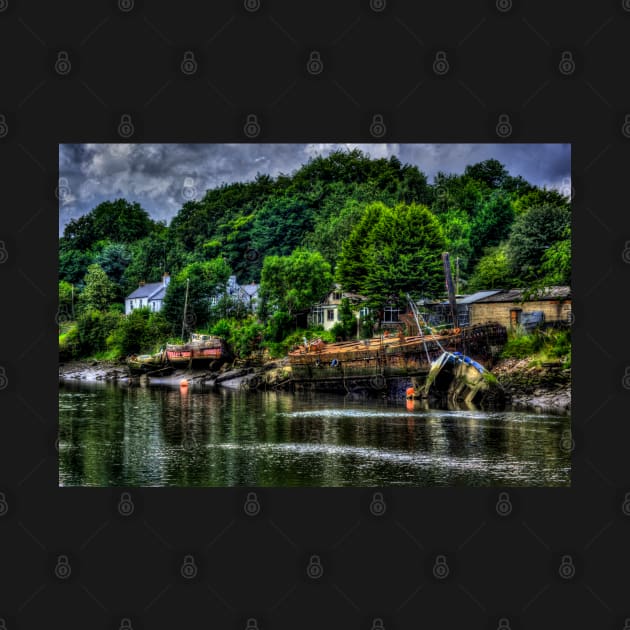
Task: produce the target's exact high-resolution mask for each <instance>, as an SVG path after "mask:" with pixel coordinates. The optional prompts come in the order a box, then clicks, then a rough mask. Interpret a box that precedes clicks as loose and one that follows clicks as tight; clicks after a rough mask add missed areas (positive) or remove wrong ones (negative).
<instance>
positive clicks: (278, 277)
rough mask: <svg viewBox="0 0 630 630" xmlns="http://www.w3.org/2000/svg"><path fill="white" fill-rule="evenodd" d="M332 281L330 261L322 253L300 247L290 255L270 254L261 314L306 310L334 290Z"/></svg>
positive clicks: (263, 278) (264, 272)
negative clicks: (331, 289)
mask: <svg viewBox="0 0 630 630" xmlns="http://www.w3.org/2000/svg"><path fill="white" fill-rule="evenodd" d="M332 281H333V277H332V274H331V272H330V264H329V263H327V262H326V261H325V260H324V257H323V256H322V255H321V254H320V253H319V252H310V251H308V250H306V249H304V248H297V249H295V250H294V251H293V252H292V253H291V255H290V256H267V257H266V258H265V262H264V265H263V269H262V276H261V280H260V291H259V296H260V311H261V314H266V313H270V312H273V311H274V310H280V311H286V313H287V314H288V315H289V316H291V317H293V316H294V315H296V314H299V313H303V312H305V311H307V310H308V309H309V308H310V307H311V306H312V305H313V304H314V303H315V302H318V301H319V300H320V299H321V298H322V297H323V296H324V295H325V294H326V293H327V292H328V291H329V290H330V287H331V285H332Z"/></svg>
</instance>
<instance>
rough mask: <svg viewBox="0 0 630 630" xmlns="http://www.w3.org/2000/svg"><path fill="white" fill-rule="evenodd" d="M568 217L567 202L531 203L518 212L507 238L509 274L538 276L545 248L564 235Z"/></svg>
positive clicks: (533, 277)
mask: <svg viewBox="0 0 630 630" xmlns="http://www.w3.org/2000/svg"><path fill="white" fill-rule="evenodd" d="M570 221H571V214H570V211H569V209H568V207H566V206H557V205H542V206H534V207H533V208H530V209H529V210H528V211H527V212H526V213H524V214H520V215H519V216H518V217H517V218H516V220H515V221H514V224H513V226H512V231H511V233H510V239H509V242H508V247H509V261H510V268H511V270H512V274H514V275H515V276H517V277H519V278H521V279H522V280H523V281H525V282H528V281H532V280H536V279H538V278H541V277H542V275H543V274H544V271H543V270H541V268H540V263H541V259H542V257H543V254H544V253H545V250H546V249H548V248H549V247H550V246H551V245H553V244H554V243H555V242H557V241H559V240H564V239H565V234H566V230H567V228H568V227H569V226H570ZM569 250H570V248H569Z"/></svg>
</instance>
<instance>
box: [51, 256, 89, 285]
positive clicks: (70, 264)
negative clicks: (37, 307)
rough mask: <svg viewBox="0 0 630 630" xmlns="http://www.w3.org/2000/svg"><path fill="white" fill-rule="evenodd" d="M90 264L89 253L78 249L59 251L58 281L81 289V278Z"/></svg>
mask: <svg viewBox="0 0 630 630" xmlns="http://www.w3.org/2000/svg"><path fill="white" fill-rule="evenodd" d="M91 263H92V255H91V253H89V252H88V253H86V252H82V251H81V250H78V249H60V250H59V279H60V280H65V281H66V282H69V283H70V284H74V285H75V286H76V287H77V288H79V289H80V288H82V287H83V277H84V276H85V270H86V269H87V267H88V265H90V264H91Z"/></svg>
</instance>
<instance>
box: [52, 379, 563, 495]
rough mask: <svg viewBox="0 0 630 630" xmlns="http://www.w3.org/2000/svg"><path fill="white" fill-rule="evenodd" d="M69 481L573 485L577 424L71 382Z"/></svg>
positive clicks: (520, 415) (65, 444)
mask: <svg viewBox="0 0 630 630" xmlns="http://www.w3.org/2000/svg"><path fill="white" fill-rule="evenodd" d="M59 415H60V449H59V481H60V484H61V485H97V486H112V485H113V486H167V485H168V486H239V485H246V486H295V485H300V486H352V485H360V486H386V485H412V486H426V485H501V486H513V485H520V486H534V485H536V486H540V485H543V486H544V485H561V486H566V485H569V484H570V453H568V452H566V451H565V450H563V449H562V446H561V438H562V434H563V432H564V431H565V430H567V429H568V428H569V426H570V420H569V418H568V417H558V416H550V415H543V414H534V413H527V412H522V411H521V412H515V411H505V412H483V411H478V410H474V409H466V410H456V409H451V410H435V409H429V408H428V407H427V405H426V403H423V402H422V401H413V402H411V404H409V401H407V402H406V401H402V402H401V403H396V404H394V403H391V402H389V403H388V402H387V401H383V400H348V399H346V398H344V397H340V396H335V395H322V394H317V395H309V394H299V395H298V394H290V393H280V392H266V393H240V392H233V391H229V390H218V391H212V390H207V389H203V388H198V387H192V386H190V387H188V388H182V387H179V386H176V387H168V386H159V387H158V386H153V387H120V386H114V385H111V384H103V383H93V384H86V383H77V384H63V385H61V386H60V393H59Z"/></svg>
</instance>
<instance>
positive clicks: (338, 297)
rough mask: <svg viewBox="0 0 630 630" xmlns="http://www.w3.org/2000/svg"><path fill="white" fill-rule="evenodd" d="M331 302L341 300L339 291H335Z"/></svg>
mask: <svg viewBox="0 0 630 630" xmlns="http://www.w3.org/2000/svg"><path fill="white" fill-rule="evenodd" d="M333 300H337V301H339V300H341V292H340V291H335V292H334V293H333Z"/></svg>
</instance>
